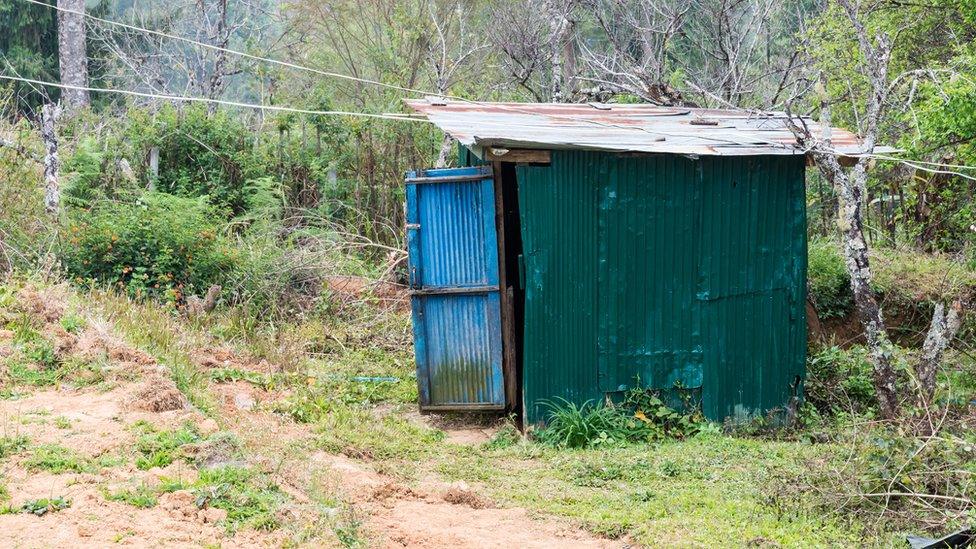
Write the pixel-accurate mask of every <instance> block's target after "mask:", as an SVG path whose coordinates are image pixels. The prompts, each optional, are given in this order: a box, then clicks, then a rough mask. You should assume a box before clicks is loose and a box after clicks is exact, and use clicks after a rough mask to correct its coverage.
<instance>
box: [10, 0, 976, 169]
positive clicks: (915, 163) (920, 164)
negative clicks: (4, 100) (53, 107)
mask: <svg viewBox="0 0 976 549" xmlns="http://www.w3.org/2000/svg"><path fill="white" fill-rule="evenodd" d="M23 1H24V2H28V3H31V4H37V5H39V6H44V7H47V8H51V9H54V10H58V11H61V12H65V13H72V14H75V15H81V16H83V17H86V18H88V19H91V20H93V21H98V22H99V23H103V24H106V25H111V26H116V27H121V28H125V29H128V30H132V31H136V32H142V33H146V34H150V35H154V36H159V37H162V38H167V39H170V40H176V41H179V42H183V43H186V44H192V45H194V46H198V47H201V48H206V49H209V50H212V51H219V52H224V53H229V54H232V55H237V56H240V57H243V58H245V59H251V60H254V61H261V62H264V63H269V64H272V65H278V66H281V67H286V68H290V69H295V70H299V71H305V72H309V73H312V74H316V75H319V76H326V77H329V78H337V79H341V80H348V81H352V82H359V83H363V84H369V85H373V86H379V87H383V88H387V89H392V90H397V91H401V92H406V93H413V94H421V95H435V96H438V97H443V98H445V99H452V100H455V101H461V102H465V103H470V104H473V105H485V104H486V103H485V102H482V101H477V100H473V99H467V98H464V97H458V96H453V95H449V94H442V93H437V92H432V91H428V90H421V89H417V88H410V87H406V86H399V85H397V84H388V83H386V82H380V81H378V80H372V79H369V78H360V77H356V76H352V75H348V74H343V73H338V72H333V71H324V70H320V69H315V68H311V67H306V66H303V65H299V64H296V63H292V62H289V61H282V60H280V59H273V58H269V57H262V56H260V55H255V54H251V53H247V52H242V51H238V50H233V49H230V48H223V47H220V46H216V45H214V44H208V43H206V42H200V41H199V40H193V39H191V38H186V37H183V36H178V35H174V34H169V33H166V32H163V31H158V30H153V29H146V28H143V27H138V26H136V25H131V24H128V23H123V22H120V21H113V20H111V19H105V18H102V17H98V16H95V15H91V14H89V13H86V12H83V11H78V10H72V9H68V8H63V7H61V6H57V5H52V4H47V3H45V2H42V1H40V0H23ZM0 78H4V79H7V80H18V81H21V82H26V83H34V84H41V85H45V86H54V87H59V88H65V89H71V88H76V89H85V90H88V91H99V92H106V93H119V94H124V95H131V96H138V97H147V98H156V99H166V100H170V101H184V102H203V103H215V104H219V105H227V106H236V107H244V108H254V109H265V110H272V111H280V112H293V113H298V114H319V115H345V116H360V117H368V118H381V119H388V120H409V121H422V122H428V120H426V119H424V118H412V117H410V116H409V115H397V114H370V113H359V112H349V111H316V110H309V109H297V108H292V107H279V106H274V105H256V104H250V103H242V102H238V101H225V100H220V99H206V98H201V97H187V96H175V95H165V94H151V93H144V92H136V91H130V90H117V89H106V88H87V87H81V86H67V85H64V84H55V83H52V82H42V81H39V80H31V79H28V78H14V77H10V76H6V75H0ZM493 106H495V107H498V108H501V109H502V110H507V111H510V112H516V113H520V114H535V113H534V112H532V111H530V110H526V109H521V108H519V107H513V106H511V105H498V104H494V105H493ZM553 117H554V118H562V119H564V120H572V121H577V122H584V123H588V124H593V125H595V126H600V127H607V128H617V129H626V130H633V129H635V128H634V127H632V126H623V125H618V124H614V123H611V122H602V121H597V120H592V119H588V118H583V117H576V116H572V115H555V116H553ZM636 129H638V130H640V131H643V132H645V133H648V134H650V135H675V136H678V137H681V136H687V135H685V134H676V133H673V132H657V131H653V130H649V129H646V128H636ZM694 137H698V138H703V137H704V138H706V139H711V140H713V141H716V142H719V143H727V144H731V145H742V146H754V145H756V144H757V143H756V142H745V141H737V140H734V139H729V138H716V137H709V136H702V135H700V134H695V135H694ZM758 142H759V143H762V144H766V145H775V146H784V147H785V146H787V145H784V144H783V143H779V142H772V141H765V140H758ZM804 152H809V151H804ZM827 152H828V153H830V154H835V155H845V154H844V153H841V152H840V151H838V150H836V149H833V148H831V149H829V150H828V151H827ZM846 156H854V157H860V156H865V157H870V158H876V159H878V160H887V161H893V162H901V163H904V164H906V165H908V166H911V167H913V168H915V169H918V170H920V171H925V172H930V173H944V174H950V175H958V176H961V177H964V178H966V179H974V178H973V177H972V176H969V175H966V174H963V173H960V172H956V171H946V170H942V169H933V168H926V167H925V165H927V166H936V167H939V168H945V167H949V168H958V169H976V168H974V167H972V166H959V165H951V164H940V163H936V162H925V161H921V160H906V159H900V158H896V157H891V156H885V155H880V154H876V153H868V152H865V153H860V154H851V153H847V154H846Z"/></svg>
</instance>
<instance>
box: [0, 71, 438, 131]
mask: <svg viewBox="0 0 976 549" xmlns="http://www.w3.org/2000/svg"><path fill="white" fill-rule="evenodd" d="M0 79H3V80H11V81H15V82H24V83H27V84H37V85H40V86H51V87H54V88H61V89H66V90H83V91H89V92H103V93H117V94H122V95H129V96H134V97H144V98H150V99H162V100H165V101H182V102H187V103H212V104H216V105H226V106H230V107H242V108H247V109H261V110H268V111H276V112H290V113H296V114H310V115H320V116H359V117H365V118H379V119H383V120H401V121H407V122H424V123H430V121H429V120H427V119H426V118H416V117H412V116H409V115H399V114H393V113H387V114H376V113H365V112H354V111H318V110H312V109H298V108H294V107H285V106H280V105H259V104H256V103H244V102H241V101H227V100H224V99H209V98H206V97H193V96H186V95H167V94H160V93H149V92H138V91H132V90H121V89H116V88H94V87H90V86H73V85H70V84H61V83H57V82H47V81H44V80H35V79H33V78H23V77H20V76H10V75H8V74H0Z"/></svg>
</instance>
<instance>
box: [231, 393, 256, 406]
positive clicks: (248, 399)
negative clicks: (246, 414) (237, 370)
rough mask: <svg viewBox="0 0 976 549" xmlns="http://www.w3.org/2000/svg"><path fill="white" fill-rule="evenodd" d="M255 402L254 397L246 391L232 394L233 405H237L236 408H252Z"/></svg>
mask: <svg viewBox="0 0 976 549" xmlns="http://www.w3.org/2000/svg"><path fill="white" fill-rule="evenodd" d="M256 404H257V402H255V400H254V397H252V396H251V395H249V394H247V393H237V394H236V395H234V406H237V409H238V410H252V409H254V406H255V405H256Z"/></svg>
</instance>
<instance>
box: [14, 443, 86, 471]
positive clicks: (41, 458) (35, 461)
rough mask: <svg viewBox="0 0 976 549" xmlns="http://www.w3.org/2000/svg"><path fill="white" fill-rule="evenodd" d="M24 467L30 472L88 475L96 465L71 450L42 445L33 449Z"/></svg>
mask: <svg viewBox="0 0 976 549" xmlns="http://www.w3.org/2000/svg"><path fill="white" fill-rule="evenodd" d="M24 467H25V468H26V469H27V470H28V471H46V472H48V473H53V474H55V475H60V474H63V473H86V472H89V471H92V470H93V469H94V464H93V463H92V461H91V460H90V459H88V458H86V457H84V456H80V455H78V454H77V453H76V452H75V451H74V450H71V449H70V448H65V447H64V446H61V445H58V444H41V445H38V446H35V447H34V448H33V450H32V451H31V455H30V457H28V458H27V459H26V460H25V461H24Z"/></svg>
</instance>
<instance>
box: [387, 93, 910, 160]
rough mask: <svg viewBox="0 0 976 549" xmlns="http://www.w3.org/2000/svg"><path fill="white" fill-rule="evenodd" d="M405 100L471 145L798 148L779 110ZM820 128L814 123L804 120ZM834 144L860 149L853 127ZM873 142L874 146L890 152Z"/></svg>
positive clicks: (707, 151)
mask: <svg viewBox="0 0 976 549" xmlns="http://www.w3.org/2000/svg"><path fill="white" fill-rule="evenodd" d="M406 103H407V105H408V106H410V107H411V108H413V109H414V110H416V111H418V112H420V113H422V114H423V115H425V116H426V117H427V118H428V119H429V120H430V121H431V122H433V123H434V124H435V125H437V126H438V127H440V128H441V129H442V130H444V131H445V132H447V133H448V134H450V135H451V136H452V137H454V138H455V139H457V140H458V141H460V142H461V144H463V145H465V146H466V147H468V148H471V149H472V150H474V151H476V152H477V153H478V154H479V156H480V150H483V149H484V148H486V147H511V148H528V149H590V150H602V151H625V152H651V153H678V154H700V155H721V156H746V155H761V154H803V153H804V151H803V150H802V149H801V148H799V147H798V146H797V143H796V138H795V137H794V136H793V133H792V132H791V131H790V130H789V128H788V127H787V125H786V114H785V113H782V112H765V113H757V112H750V111H736V110H720V109H692V108H683V107H659V106H656V105H620V104H612V103H588V104H567V103H483V102H477V103H474V102H465V101H448V100H442V99H440V98H436V99H433V100H431V99H413V100H407V101H406ZM806 122H807V125H808V126H810V128H811V129H812V130H813V131H814V133H815V134H819V133H820V131H821V129H820V126H819V124H817V123H816V122H813V121H812V120H806ZM831 132H832V133H831V137H832V143H833V147H834V149H835V150H836V151H837V152H838V153H839V154H842V155H857V153H859V152H860V151H861V148H860V141H859V140H858V138H857V136H855V135H854V134H852V133H851V132H849V131H847V130H843V129H839V128H833V129H832V130H831ZM894 150H895V149H892V148H890V147H876V148H875V152H876V153H885V152H893V151H894Z"/></svg>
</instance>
